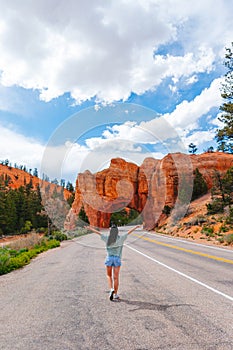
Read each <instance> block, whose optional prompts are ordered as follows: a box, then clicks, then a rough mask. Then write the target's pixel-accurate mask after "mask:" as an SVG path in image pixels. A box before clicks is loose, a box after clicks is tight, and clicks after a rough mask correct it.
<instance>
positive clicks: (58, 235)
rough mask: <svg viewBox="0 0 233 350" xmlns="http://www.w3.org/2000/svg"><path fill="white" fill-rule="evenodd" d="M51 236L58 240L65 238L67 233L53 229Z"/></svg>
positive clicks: (64, 239)
mask: <svg viewBox="0 0 233 350" xmlns="http://www.w3.org/2000/svg"><path fill="white" fill-rule="evenodd" d="M52 237H53V238H54V239H56V240H57V241H59V242H62V241H66V240H67V235H66V234H65V233H62V232H61V231H54V232H53V235H52Z"/></svg>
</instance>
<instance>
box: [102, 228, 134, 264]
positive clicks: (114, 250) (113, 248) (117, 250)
mask: <svg viewBox="0 0 233 350" xmlns="http://www.w3.org/2000/svg"><path fill="white" fill-rule="evenodd" d="M108 236H109V235H105V234H101V239H102V240H103V241H104V242H105V243H106V249H107V253H108V256H110V255H114V256H119V258H121V256H122V249H123V244H124V241H125V240H126V238H127V236H128V233H124V234H123V235H120V236H119V235H118V237H117V240H116V242H115V243H113V244H111V245H109V246H107V241H108Z"/></svg>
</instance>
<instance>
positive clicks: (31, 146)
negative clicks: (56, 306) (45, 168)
mask: <svg viewBox="0 0 233 350" xmlns="http://www.w3.org/2000/svg"><path fill="white" fill-rule="evenodd" d="M0 134H1V160H5V159H9V161H10V162H11V164H12V166H14V164H15V163H17V165H26V167H27V168H29V167H30V168H32V169H33V168H39V166H40V162H41V157H42V154H43V151H44V145H42V144H41V143H40V142H38V141H37V140H35V139H32V138H29V137H25V136H24V135H22V134H19V133H18V132H16V131H15V130H11V129H9V128H6V127H4V126H1V125H0Z"/></svg>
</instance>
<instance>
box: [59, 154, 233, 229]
mask: <svg viewBox="0 0 233 350" xmlns="http://www.w3.org/2000/svg"><path fill="white" fill-rule="evenodd" d="M231 166H233V155H232V154H226V153H220V152H215V153H203V154H200V155H187V154H182V153H174V154H168V155H167V156H165V157H164V158H163V159H161V160H157V159H154V158H146V159H145V160H144V162H143V164H142V165H141V166H140V167H138V166H137V165H135V164H133V163H129V162H126V161H125V160H123V159H120V158H116V159H112V160H111V164H110V166H109V168H108V169H105V170H103V171H100V172H98V173H96V174H92V173H90V172H89V171H85V172H84V173H81V174H79V175H78V177H77V181H76V193H75V200H74V202H73V205H72V208H71V210H70V212H69V214H68V216H67V219H66V223H65V228H66V229H74V228H75V226H76V221H77V218H78V215H79V212H80V210H81V208H84V210H85V212H86V215H87V216H88V219H89V221H90V224H91V225H93V226H98V227H109V224H110V217H111V213H113V212H115V211H119V210H121V209H123V208H125V207H128V208H132V209H135V210H137V211H138V212H140V213H141V215H142V217H143V221H144V226H145V228H147V229H153V228H154V227H156V225H158V224H159V222H160V220H161V218H162V215H163V214H162V212H163V209H164V207H165V206H169V207H174V206H175V204H176V201H177V198H178V196H179V191H181V183H182V179H184V178H185V179H186V182H187V181H188V182H189V183H190V186H189V188H190V189H191V190H190V193H188V194H187V195H189V197H190V199H191V195H192V186H191V184H192V181H193V172H194V170H195V169H196V168H198V170H199V171H200V173H201V174H202V175H203V177H204V179H205V181H206V183H207V185H208V189H210V188H211V187H212V185H213V175H214V172H215V171H216V170H217V171H219V172H220V173H225V172H226V171H227V170H228V169H229V168H230V167H231Z"/></svg>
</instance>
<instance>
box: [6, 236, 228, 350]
mask: <svg viewBox="0 0 233 350" xmlns="http://www.w3.org/2000/svg"><path fill="white" fill-rule="evenodd" d="M104 258H105V250H104V243H103V242H102V241H101V240H100V238H99V237H98V235H95V234H91V235H88V236H83V237H81V238H79V239H77V240H75V241H68V242H65V243H63V244H62V247H61V248H56V249H55V250H50V251H48V252H46V253H43V254H41V255H40V256H39V257H37V258H36V259H34V260H33V261H32V262H31V264H30V265H28V266H26V267H25V268H23V269H21V270H18V271H14V272H12V273H10V274H8V275H5V276H1V277H0V310H1V312H0V349H1V350H8V349H9V350H16V349H20V350H29V349H30V350H41V349H45V350H50V349H51V350H52V349H53V350H60V349H62V350H68V349H75V350H76V349H77V350H79V349H80V350H82V349H95V350H98V349H101V350H104V349H112V350H114V349H126V350H127V349H130V350H146V349H148V350H153V349H164V350H169V349H173V350H178V349H179V350H207V349H208V350H220V349H221V350H232V349H233V251H232V250H227V249H221V248H214V247H207V246H202V245H197V244H191V243H189V242H185V241H182V240H179V239H171V238H167V237H164V236H161V235H155V234H153V235H151V234H144V233H143V231H140V230H139V231H138V232H135V234H132V235H130V236H129V237H128V239H127V245H126V246H125V247H124V249H123V259H122V260H123V265H122V269H121V275H120V288H119V294H120V296H121V300H120V301H119V302H118V301H114V302H110V301H109V300H108V289H107V281H106V277H105V267H104Z"/></svg>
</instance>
